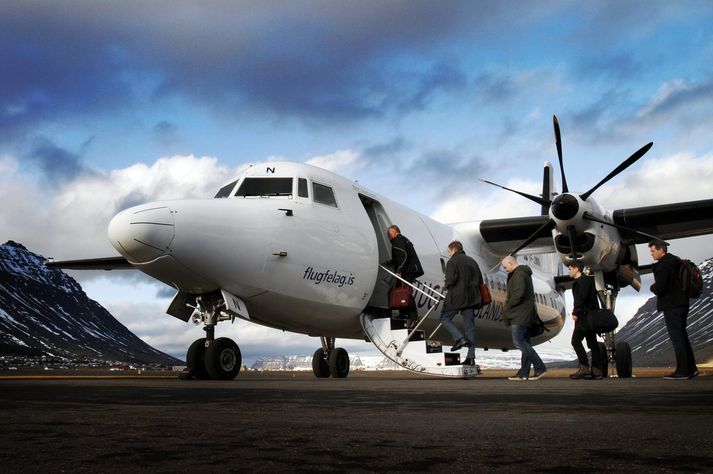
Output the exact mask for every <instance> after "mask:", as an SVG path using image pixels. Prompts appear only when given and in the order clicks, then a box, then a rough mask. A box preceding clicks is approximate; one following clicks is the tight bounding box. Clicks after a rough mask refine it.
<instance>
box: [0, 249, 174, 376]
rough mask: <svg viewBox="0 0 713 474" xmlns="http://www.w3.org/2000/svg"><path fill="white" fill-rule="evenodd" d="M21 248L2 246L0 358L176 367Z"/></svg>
mask: <svg viewBox="0 0 713 474" xmlns="http://www.w3.org/2000/svg"><path fill="white" fill-rule="evenodd" d="M43 262H44V258H42V257H41V256H39V255H36V254H34V253H32V252H30V251H29V250H27V249H26V248H25V247H24V246H22V245H21V244H18V243H15V242H13V241H8V242H7V243H5V244H4V245H1V246H0V354H13V355H25V356H41V355H46V356H50V357H62V358H67V359H74V360H76V359H94V360H104V361H108V362H112V361H121V362H127V363H140V364H165V365H177V364H179V363H180V362H181V361H179V360H178V359H176V358H175V357H172V356H170V355H168V354H164V353H163V352H160V351H158V350H156V349H154V348H152V347H151V346H149V345H148V344H146V343H145V342H143V341H142V340H141V339H139V338H138V337H136V336H135V335H134V334H133V333H132V332H131V331H129V330H128V329H127V328H126V327H125V326H124V325H122V324H121V323H120V322H119V321H117V320H116V319H115V318H114V317H113V316H112V315H111V314H110V313H109V312H108V311H107V310H106V309H104V308H103V307H102V306H101V305H99V303H97V302H96V301H94V300H91V299H89V298H88V297H87V295H86V294H85V293H84V291H82V288H81V287H80V286H79V284H78V283H77V282H76V281H75V280H74V279H73V278H71V277H70V276H68V275H67V274H65V273H64V272H62V271H61V270H59V269H50V268H47V267H45V265H44V263H43Z"/></svg>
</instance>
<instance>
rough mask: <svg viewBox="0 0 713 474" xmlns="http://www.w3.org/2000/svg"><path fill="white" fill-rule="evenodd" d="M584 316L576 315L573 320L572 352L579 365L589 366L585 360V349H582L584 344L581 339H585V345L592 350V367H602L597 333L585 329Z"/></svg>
mask: <svg viewBox="0 0 713 474" xmlns="http://www.w3.org/2000/svg"><path fill="white" fill-rule="evenodd" d="M584 318H586V316H584V317H578V318H577V320H576V321H575V322H574V332H572V347H573V348H574V352H576V353H577V359H579V363H580V364H581V365H586V366H589V360H587V351H585V350H584V345H583V344H582V341H583V340H584V339H586V340H587V346H588V347H589V350H590V351H592V367H596V368H598V369H601V368H602V352H601V351H600V350H599V343H598V342H597V334H596V333H595V332H593V331H587V330H586V329H585V327H584Z"/></svg>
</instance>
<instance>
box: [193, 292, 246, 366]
mask: <svg viewBox="0 0 713 474" xmlns="http://www.w3.org/2000/svg"><path fill="white" fill-rule="evenodd" d="M196 303H197V307H196V311H195V313H194V317H193V319H194V321H195V322H197V323H199V324H200V322H201V321H202V322H203V324H204V325H205V326H204V328H203V330H204V331H205V332H206V337H202V338H200V339H197V340H196V341H194V342H193V344H191V345H190V347H189V348H188V352H187V353H186V365H187V369H188V375H189V376H190V377H192V378H196V379H198V380H232V379H234V378H235V377H236V376H237V375H238V372H240V367H241V365H242V355H241V354H240V348H239V347H238V345H237V344H236V343H235V341H233V340H232V339H229V338H227V337H219V338H218V339H215V326H216V325H217V324H218V321H223V320H227V319H231V320H232V319H233V318H232V317H231V316H230V315H227V314H226V313H224V312H223V309H224V307H225V304H224V302H223V300H222V299H219V298H216V297H211V295H201V296H198V297H196Z"/></svg>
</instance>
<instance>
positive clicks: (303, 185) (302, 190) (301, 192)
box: [297, 178, 309, 198]
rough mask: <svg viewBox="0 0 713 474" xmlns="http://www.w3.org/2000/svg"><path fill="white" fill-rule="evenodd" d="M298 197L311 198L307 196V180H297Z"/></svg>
mask: <svg viewBox="0 0 713 474" xmlns="http://www.w3.org/2000/svg"><path fill="white" fill-rule="evenodd" d="M297 196H299V197H301V198H306V197H309V195H308V194H307V180H306V179H304V178H298V179H297Z"/></svg>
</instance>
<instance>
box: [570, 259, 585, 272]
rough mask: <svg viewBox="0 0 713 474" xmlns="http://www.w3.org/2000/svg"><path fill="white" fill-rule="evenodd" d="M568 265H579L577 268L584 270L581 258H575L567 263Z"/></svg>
mask: <svg viewBox="0 0 713 474" xmlns="http://www.w3.org/2000/svg"><path fill="white" fill-rule="evenodd" d="M567 266H568V267H577V270H579V271H580V272H583V271H584V264H583V263H582V261H581V260H574V261H573V262H569V263H568V264H567Z"/></svg>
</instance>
